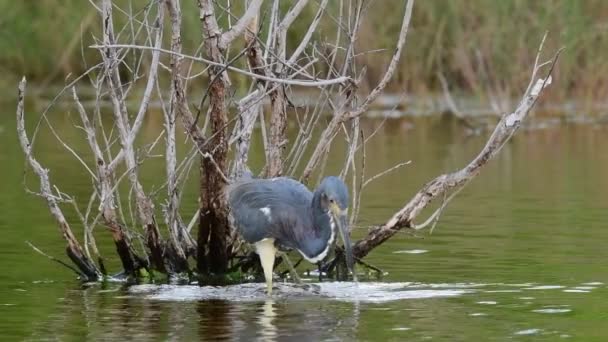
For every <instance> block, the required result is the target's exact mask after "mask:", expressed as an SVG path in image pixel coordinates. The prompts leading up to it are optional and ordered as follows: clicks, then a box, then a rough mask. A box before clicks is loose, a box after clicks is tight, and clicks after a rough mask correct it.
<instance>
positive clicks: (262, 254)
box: [228, 176, 355, 295]
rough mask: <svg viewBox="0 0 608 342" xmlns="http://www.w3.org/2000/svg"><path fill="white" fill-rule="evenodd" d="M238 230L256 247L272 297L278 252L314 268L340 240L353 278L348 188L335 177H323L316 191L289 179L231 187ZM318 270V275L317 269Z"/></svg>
mask: <svg viewBox="0 0 608 342" xmlns="http://www.w3.org/2000/svg"><path fill="white" fill-rule="evenodd" d="M228 202H229V205H230V210H231V215H232V218H233V220H234V226H235V228H236V230H237V231H238V232H239V234H240V235H241V236H242V237H243V239H244V240H245V241H247V242H248V243H250V244H252V245H254V246H255V251H256V253H257V254H258V256H259V258H260V263H261V265H262V269H263V271H264V278H265V280H266V291H267V293H268V295H271V294H272V274H273V267H274V260H275V257H276V253H277V252H278V251H279V250H294V249H295V250H297V251H298V252H299V253H300V254H301V255H302V257H304V259H306V260H307V261H309V262H311V263H313V264H316V263H318V262H320V261H321V260H323V259H324V258H325V257H326V256H327V254H328V252H329V250H330V247H331V246H332V245H333V244H334V242H335V240H336V235H340V237H341V239H342V242H343V244H344V251H345V255H346V265H347V267H348V269H349V270H350V272H351V273H352V274H353V276H355V272H354V259H353V254H352V248H351V241H350V234H349V227H348V223H347V215H348V189H347V187H346V185H345V184H344V182H343V181H342V180H341V179H340V178H338V177H334V176H329V177H325V178H324V179H323V180H322V182H321V184H320V185H319V186H318V187H317V189H315V191H314V192H311V191H310V190H308V188H307V187H306V186H305V185H304V184H302V183H300V182H298V181H296V180H294V179H291V178H288V177H276V178H271V179H247V180H241V181H237V182H236V183H234V184H232V185H231V186H229V188H228ZM319 271H320V270H319Z"/></svg>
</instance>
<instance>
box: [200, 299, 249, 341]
mask: <svg viewBox="0 0 608 342" xmlns="http://www.w3.org/2000/svg"><path fill="white" fill-rule="evenodd" d="M196 311H197V313H198V322H199V336H200V337H201V339H203V340H205V341H206V340H212V339H213V340H227V339H230V336H231V335H232V333H233V330H234V329H238V327H239V325H238V324H233V323H234V321H235V320H234V317H233V316H234V313H233V312H231V307H230V303H229V302H227V301H225V300H209V301H200V302H198V303H197V305H196Z"/></svg>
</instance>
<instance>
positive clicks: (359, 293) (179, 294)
mask: <svg viewBox="0 0 608 342" xmlns="http://www.w3.org/2000/svg"><path fill="white" fill-rule="evenodd" d="M411 285H412V284H411V283H379V282H365V283H353V282H324V283H312V284H304V285H294V284H283V283H276V284H275V289H274V290H273V294H272V297H273V298H283V299H288V298H315V297H316V298H328V299H333V300H338V301H346V302H369V303H384V302H390V301H396V300H404V299H425V298H443V297H455V296H461V295H464V294H467V293H470V292H472V291H471V290H468V289H463V288H461V287H458V286H456V287H454V288H447V287H443V286H442V287H441V288H434V287H433V286H432V285H433V284H429V285H427V286H426V288H420V286H419V284H417V285H416V287H412V286H411ZM442 285H443V284H442ZM129 292H130V294H132V295H143V296H145V297H146V298H149V299H154V300H167V301H196V300H208V299H224V300H231V301H264V300H267V299H268V296H267V295H266V292H265V285H264V284H261V283H251V284H239V285H231V286H223V287H213V286H193V285H135V286H131V287H130V288H129Z"/></svg>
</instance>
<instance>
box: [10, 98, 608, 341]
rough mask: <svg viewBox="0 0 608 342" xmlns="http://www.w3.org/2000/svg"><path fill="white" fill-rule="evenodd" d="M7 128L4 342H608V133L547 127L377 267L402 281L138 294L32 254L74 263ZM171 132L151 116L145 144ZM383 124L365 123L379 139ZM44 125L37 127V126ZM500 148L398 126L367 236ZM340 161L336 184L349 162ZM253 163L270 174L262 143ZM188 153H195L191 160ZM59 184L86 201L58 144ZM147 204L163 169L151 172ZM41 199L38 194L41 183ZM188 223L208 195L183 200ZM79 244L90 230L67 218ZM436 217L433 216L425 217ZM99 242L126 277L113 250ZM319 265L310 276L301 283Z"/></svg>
mask: <svg viewBox="0 0 608 342" xmlns="http://www.w3.org/2000/svg"><path fill="white" fill-rule="evenodd" d="M5 114H6V115H4V116H3V117H2V118H0V142H1V144H0V165H2V167H1V168H0V176H1V177H2V179H3V180H4V182H3V185H2V191H1V192H0V230H1V231H2V233H3V235H2V239H0V260H1V263H0V284H1V285H2V286H0V318H1V319H0V335H2V336H4V339H5V340H83V339H90V340H128V339H137V340H215V339H220V340H221V339H229V340H240V339H243V340H244V339H247V340H250V339H260V340H290V341H291V340H295V341H297V340H302V341H305V340H351V339H354V338H356V339H360V340H389V341H392V340H395V341H397V340H412V341H426V340H429V339H430V340H434V341H437V340H439V341H475V340H480V341H482V340H483V341H490V340H497V341H504V340H509V341H511V340H531V339H533V340H546V341H556V340H561V339H564V340H568V339H572V340H585V341H594V340H596V341H604V340H607V339H608V328H605V322H606V320H607V319H608V301H606V300H605V299H606V298H607V297H606V296H607V295H608V289H607V286H606V284H608V275H607V274H606V260H608V249H607V248H606V241H608V230H607V229H606V217H607V214H606V208H608V196H606V190H607V189H608V180H607V179H608V178H607V177H606V174H608V154H607V153H605V147H606V146H608V134H607V133H608V128H607V127H605V126H593V125H558V126H547V127H545V128H544V129H540V130H527V131H522V132H520V133H519V134H518V135H517V136H516V137H515V138H514V139H513V141H512V142H511V143H509V144H507V145H506V146H505V147H504V150H503V151H502V153H501V154H500V155H499V157H498V158H497V159H496V160H494V161H492V162H491V164H490V165H489V166H488V167H487V168H486V169H484V170H483V172H482V174H481V175H480V176H479V177H478V178H476V179H475V180H474V181H473V182H472V183H471V184H470V185H469V186H468V187H467V188H466V189H465V190H464V191H462V192H461V193H460V194H459V196H458V197H457V198H456V199H455V200H454V201H453V202H452V203H451V204H450V206H449V207H448V209H447V210H446V211H445V213H444V214H443V216H442V217H441V220H440V221H439V224H438V225H437V227H436V229H435V231H434V232H433V234H432V235H429V234H428V232H420V233H417V234H416V235H412V234H407V233H400V234H397V235H396V236H395V237H394V238H393V239H391V240H390V241H388V242H387V243H385V244H384V245H382V246H381V247H380V248H378V249H377V250H375V251H374V252H373V253H372V254H370V256H369V257H368V258H367V261H369V262H370V263H372V264H374V265H376V266H378V267H381V268H382V269H383V270H384V271H386V272H387V274H386V275H385V276H384V277H383V279H382V280H381V281H379V282H370V283H359V284H353V283H341V284H339V283H326V282H324V283H318V282H317V280H315V279H310V282H311V283H312V284H310V285H309V286H308V287H306V288H298V287H293V286H292V285H285V284H278V290H277V294H276V295H275V296H274V297H273V298H272V299H268V298H266V296H265V295H264V294H263V285H262V284H245V285H239V286H234V287H229V288H224V289H217V288H199V287H196V286H180V287H176V286H172V285H158V286H154V285H139V286H135V287H126V286H124V285H123V284H106V285H98V284H97V285H89V286H82V285H81V284H79V283H78V282H77V281H76V280H75V279H74V277H73V276H72V274H70V273H69V272H67V271H66V270H65V269H63V268H61V267H59V266H58V265H56V264H54V263H51V262H49V261H48V260H47V259H45V258H43V257H41V256H40V255H38V254H36V253H34V252H33V251H32V250H31V249H29V247H27V246H26V244H25V243H24V241H25V240H29V241H31V242H33V243H34V244H36V245H37V246H38V247H40V248H41V249H43V250H45V251H47V252H48V253H50V254H53V255H55V256H60V257H64V255H63V242H62V241H61V239H60V236H59V233H58V231H57V228H56V226H55V225H54V222H53V220H52V218H51V216H50V215H49V213H48V210H47V209H46V207H45V205H44V203H43V202H42V200H41V199H39V198H36V197H35V196H33V195H31V194H26V193H25V191H24V184H23V182H22V181H23V173H22V172H23V165H24V164H23V157H22V155H21V152H20V151H19V150H18V148H17V140H16V135H15V133H14V124H15V123H14V119H13V114H12V111H11V112H9V113H5ZM67 114H70V113H69V110H68V109H66V111H65V112H59V113H55V114H53V122H54V124H55V125H56V126H57V127H56V128H59V130H60V132H61V134H62V135H63V136H64V137H66V138H67V139H68V140H70V141H74V145H75V147H76V150H77V151H80V152H85V151H86V142H85V140H84V138H83V136H82V134H81V132H80V131H78V130H77V129H74V128H73V121H74V120H75V118H76V117H75V116H74V115H73V114H74V113H71V114H70V115H67ZM161 122H162V120H161V118H160V117H158V118H155V117H152V118H151V119H150V120H148V122H146V124H145V126H144V127H143V131H142V135H143V137H142V138H143V139H147V140H149V139H153V138H154V137H155V134H156V133H157V132H158V129H159V127H160V124H161ZM380 123H381V120H376V119H374V120H366V121H365V122H364V123H363V128H364V130H365V131H366V132H367V133H368V134H369V133H370V132H371V131H373V130H374V129H375V128H376V127H378V125H379V124H380ZM31 124H32V123H31V122H30V124H29V126H30V127H31V126H32V125H31ZM485 139H486V135H485V134H482V135H480V136H467V135H466V134H465V133H464V130H463V129H462V127H459V126H458V125H457V124H455V123H454V122H451V121H450V120H444V119H441V118H439V117H437V118H434V117H432V118H417V119H399V120H388V121H387V122H386V123H385V124H384V126H383V127H382V128H380V133H379V134H378V135H377V136H375V138H373V139H372V140H371V141H370V142H369V144H368V146H367V157H366V160H367V161H366V165H367V168H366V174H368V175H373V174H375V173H377V172H380V171H382V170H384V169H386V168H388V167H390V166H392V165H394V164H396V163H398V162H402V161H406V160H412V164H411V165H409V166H406V167H403V168H401V169H400V170H398V171H396V172H394V173H392V174H389V175H387V176H385V177H383V178H381V179H380V180H378V181H376V182H374V183H372V184H371V185H370V186H369V187H368V188H367V189H366V190H365V193H364V202H363V208H362V211H361V217H360V220H359V222H358V223H357V225H356V227H355V229H354V235H355V238H357V237H361V236H363V235H364V234H365V232H366V229H367V228H366V227H367V226H368V225H371V224H376V223H380V222H382V221H383V220H386V219H387V218H388V217H390V215H391V214H392V213H393V212H394V211H395V210H396V209H398V208H399V207H400V206H402V205H403V204H404V203H405V202H406V201H407V200H409V198H410V197H411V196H412V194H413V193H414V192H415V191H416V190H417V189H418V188H420V186H421V185H423V184H424V183H425V182H426V181H428V180H430V179H431V178H433V177H435V176H436V175H438V174H440V173H442V172H447V171H452V170H454V169H456V168H459V167H461V166H463V165H464V164H465V163H466V162H467V161H468V160H469V159H471V158H472V157H473V156H474V155H475V153H476V152H477V151H478V150H479V149H480V148H481V147H482V146H483V144H484V142H485ZM343 145H344V144H343V143H342V142H340V141H338V142H337V143H336V145H335V148H334V149H333V150H332V158H330V162H329V164H328V173H335V172H336V171H337V170H339V169H340V167H341V165H342V163H343V157H342V152H343V147H344V146H343ZM253 151H254V154H255V155H254V156H253V157H252V165H253V166H254V167H259V166H260V165H261V163H262V161H261V158H262V155H261V153H259V152H260V142H259V141H254V146H253ZM184 152H185V151H183V149H182V151H180V153H181V154H183V153H184ZM36 153H37V155H39V156H40V161H41V162H43V163H44V164H45V166H47V167H49V168H50V169H51V170H52V171H51V177H52V179H53V181H55V182H57V183H58V184H59V185H60V186H61V188H62V190H63V191H65V192H66V193H69V194H71V195H74V196H75V197H76V198H77V199H78V200H80V201H82V202H83V203H84V202H86V200H87V199H88V196H89V195H90V179H89V178H88V177H87V175H86V174H85V173H82V172H80V169H79V168H78V166H77V164H76V163H75V162H74V159H73V158H72V157H71V156H70V155H69V154H67V153H65V151H63V150H62V149H61V148H60V147H59V146H57V143H56V141H55V140H54V138H53V137H52V135H50V134H49V132H48V130H43V131H42V132H41V134H40V136H39V137H38V140H37V143H36ZM144 168H145V171H144V172H143V175H142V176H143V179H144V181H145V183H146V187H147V189H148V190H150V189H154V188H155V187H158V186H159V185H160V184H159V182H160V181H159V179H162V177H163V170H164V169H163V167H162V160H151V161H148V162H146V163H145V164H144ZM26 185H27V186H28V187H29V188H30V189H36V186H37V182H36V179H34V178H33V177H31V175H28V177H27V182H26ZM184 192H185V195H184V196H185V197H184V198H185V199H184V201H185V203H184V206H183V210H184V214H185V215H186V213H191V212H193V210H194V208H195V207H196V197H195V196H196V184H195V183H194V182H190V183H189V185H188V186H187V187H186V188H185V189H184ZM66 213H67V214H68V216H69V219H70V222H71V223H72V225H73V226H74V230H75V231H76V232H77V234H78V236H81V234H82V233H81V228H80V227H79V226H78V220H77V219H76V217H75V215H74V213H73V212H72V211H70V210H69V208H66ZM423 216H424V215H423ZM107 235H108V234H106V232H104V231H103V230H102V228H98V231H97V236H98V239H99V243H100V245H103V246H104V248H103V250H102V252H103V253H104V255H106V256H107V257H108V258H109V259H110V261H109V265H110V266H111V267H113V268H114V269H116V267H117V260H116V259H115V258H114V257H113V253H112V249H113V247H112V245H111V244H110V243H109V237H108V236H107ZM307 268H310V269H312V265H304V266H303V268H302V270H303V271H304V270H305V269H307Z"/></svg>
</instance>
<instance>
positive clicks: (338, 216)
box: [331, 204, 357, 281]
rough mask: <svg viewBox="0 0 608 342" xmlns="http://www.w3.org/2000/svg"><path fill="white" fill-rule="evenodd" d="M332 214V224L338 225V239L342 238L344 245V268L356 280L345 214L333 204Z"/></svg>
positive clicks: (344, 211)
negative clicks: (345, 267)
mask: <svg viewBox="0 0 608 342" xmlns="http://www.w3.org/2000/svg"><path fill="white" fill-rule="evenodd" d="M331 211H332V214H333V216H334V222H336V224H337V225H338V231H339V232H340V237H341V238H342V242H343V243H344V253H345V254H346V266H347V267H348V270H349V271H350V272H351V273H352V274H353V279H354V280H355V281H356V280H357V275H356V273H355V259H354V257H353V249H352V246H351V242H350V230H349V229H348V218H347V214H346V210H342V209H340V207H339V206H338V205H336V204H334V205H333V206H332V208H331Z"/></svg>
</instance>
